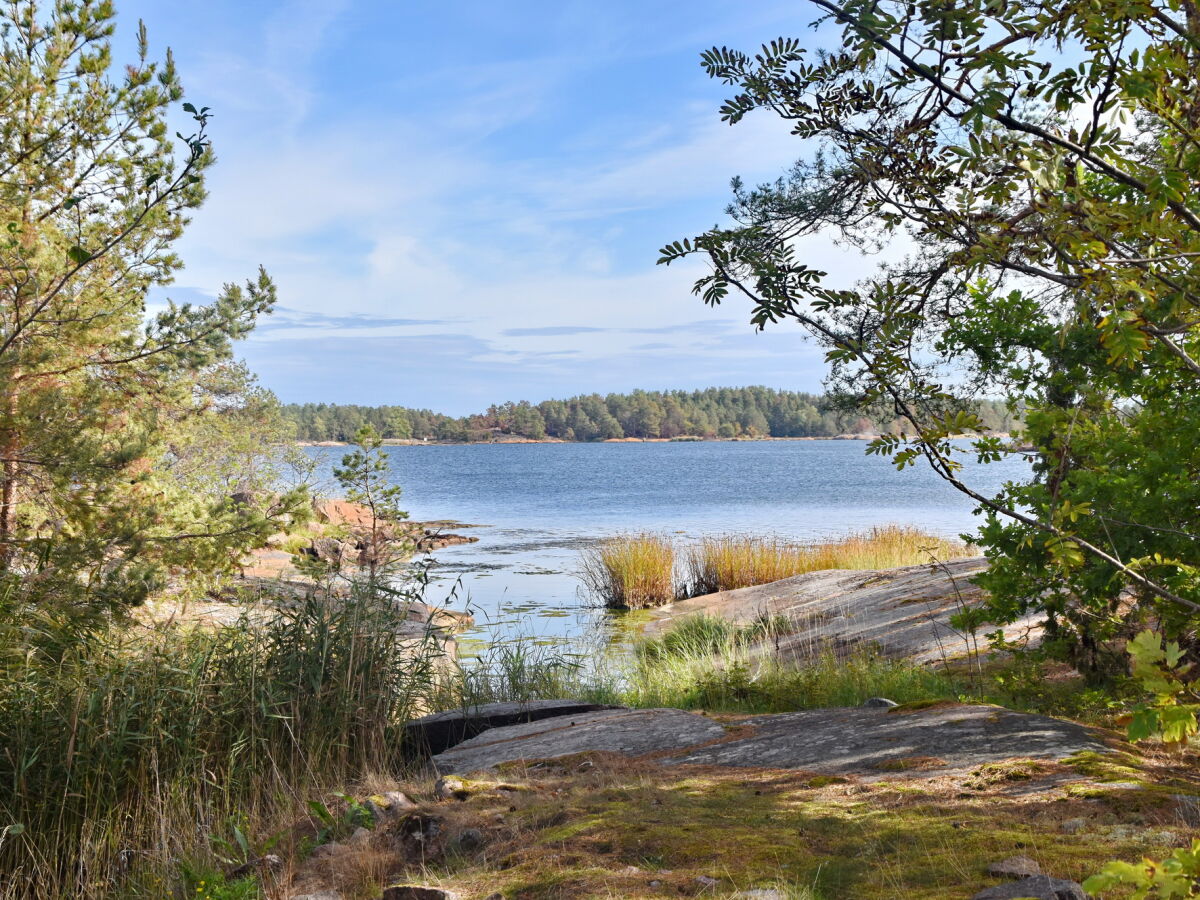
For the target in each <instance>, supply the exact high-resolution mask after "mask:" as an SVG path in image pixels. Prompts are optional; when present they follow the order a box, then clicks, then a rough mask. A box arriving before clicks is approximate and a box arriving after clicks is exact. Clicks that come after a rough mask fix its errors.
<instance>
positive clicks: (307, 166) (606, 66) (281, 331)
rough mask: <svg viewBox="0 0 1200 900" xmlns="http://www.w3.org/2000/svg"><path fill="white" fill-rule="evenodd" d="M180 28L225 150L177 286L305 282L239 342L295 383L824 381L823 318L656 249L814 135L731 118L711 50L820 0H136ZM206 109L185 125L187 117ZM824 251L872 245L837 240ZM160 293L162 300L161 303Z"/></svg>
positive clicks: (341, 387)
mask: <svg viewBox="0 0 1200 900" xmlns="http://www.w3.org/2000/svg"><path fill="white" fill-rule="evenodd" d="M118 10H119V26H118V27H119V34H118V40H117V62H118V63H122V62H123V61H124V59H123V56H122V54H123V53H124V54H125V56H128V55H129V54H128V48H129V46H130V38H131V35H132V33H133V32H134V30H135V28H136V23H137V20H138V19H139V18H140V19H143V20H144V21H145V23H146V26H147V28H148V31H149V36H150V41H151V46H152V48H153V51H155V52H159V53H161V51H162V50H163V49H164V48H165V47H166V46H170V47H171V49H172V50H173V52H174V54H175V59H176V64H177V66H178V68H179V71H180V75H181V78H182V80H183V82H184V85H185V88H186V90H187V95H188V96H187V99H188V100H190V101H191V102H193V103H195V104H196V105H197V106H200V105H205V106H210V107H212V108H213V110H214V117H213V119H212V121H211V123H210V125H209V131H210V134H211V137H212V139H213V142H214V146H215V149H216V152H217V156H218V163H217V165H216V167H215V168H214V169H213V170H212V172H211V174H210V175H209V177H208V188H209V192H210V197H209V200H208V201H207V203H206V204H205V206H204V208H203V209H202V210H200V211H199V212H198V213H197V214H196V215H195V217H194V220H193V223H192V225H191V227H190V228H189V230H188V232H187V233H186V235H185V236H184V238H183V239H182V240H181V241H180V243H179V245H178V250H179V252H180V254H181V256H182V257H183V259H184V260H185V262H186V268H185V269H184V270H183V271H182V272H181V273H180V275H179V277H178V278H177V280H176V283H175V284H174V285H173V286H171V288H170V289H169V290H167V291H165V292H164V294H163V295H162V296H170V297H171V298H173V299H175V300H177V301H198V302H205V301H206V300H208V299H211V298H212V297H213V296H215V295H216V294H217V292H218V291H219V290H220V288H221V285H222V284H224V283H227V282H231V281H242V280H245V279H246V278H249V277H251V276H253V275H254V274H255V272H256V271H257V267H258V266H259V265H260V264H261V265H263V266H265V267H266V269H267V271H268V272H269V273H270V274H271V275H272V277H273V278H274V279H275V281H276V283H277V285H278V289H279V305H278V309H277V311H276V312H275V314H274V315H273V316H272V317H271V318H270V319H268V320H266V321H264V322H263V323H262V324H260V326H259V328H258V329H257V330H256V332H255V333H254V335H253V336H252V337H251V338H250V339H248V340H247V341H245V342H244V343H242V344H241V345H239V348H238V352H239V354H240V355H241V356H243V357H244V358H245V359H246V360H247V361H248V362H249V363H250V365H251V367H252V368H253V369H254V370H255V371H256V372H257V373H258V374H259V376H260V378H261V380H262V382H263V384H265V385H266V386H267V387H269V388H270V389H272V390H273V391H274V392H275V393H276V394H277V395H278V396H279V397H280V399H282V400H284V401H285V402H305V401H313V402H341V403H362V404H370V405H376V404H397V405H402V406H415V407H428V408H432V409H436V410H439V411H442V412H447V413H450V414H454V415H461V414H466V413H469V412H475V411H479V410H481V409H483V408H485V407H486V406H487V405H488V404H490V403H500V402H503V401H505V400H521V399H527V400H531V401H534V402H537V401H539V400H542V399H547V398H550V397H566V396H571V395H574V394H578V393H590V392H598V393H608V392H612V391H628V390H632V389H635V388H646V389H670V388H685V389H694V388H702V387H708V386H719V385H729V386H734V385H746V384H766V385H768V386H771V387H776V388H784V389H791V390H806V391H818V390H820V387H821V380H822V378H823V376H824V373H825V365H824V362H823V360H822V354H821V351H820V350H819V349H818V348H816V347H815V346H814V345H813V344H811V343H810V342H808V341H806V340H805V339H804V337H803V335H802V333H801V331H800V329H799V327H797V326H792V327H787V326H776V327H775V328H774V329H770V330H768V331H767V332H766V333H761V334H760V333H756V332H755V331H754V329H753V327H752V326H750V325H749V323H748V320H749V312H750V310H749V307H748V306H746V305H744V304H742V303H738V302H736V301H731V302H729V303H728V304H727V305H724V306H722V307H720V308H718V309H715V310H714V309H711V308H709V307H706V306H704V304H703V303H702V302H701V301H700V300H699V299H698V298H696V297H694V296H693V295H692V294H691V292H690V287H691V284H692V282H693V281H694V280H695V278H696V277H698V276H699V275H700V274H702V271H703V270H702V268H701V267H700V264H699V263H698V262H697V263H696V264H695V265H692V266H690V267H689V266H686V265H685V266H677V265H673V266H671V267H669V268H668V267H665V266H658V265H656V264H655V263H656V259H657V257H658V252H657V251H658V249H659V248H660V247H662V246H663V245H664V244H666V243H669V242H671V241H673V240H676V239H679V238H683V237H688V236H692V235H695V234H697V233H699V232H702V231H703V230H705V229H706V228H708V227H711V226H712V225H714V224H716V223H717V222H719V221H721V220H722V218H723V215H722V211H723V209H724V207H725V205H726V203H727V202H728V199H729V179H730V178H731V177H732V176H734V175H740V176H742V177H743V178H744V179H745V180H747V181H750V182H755V181H762V180H769V179H773V178H775V177H777V176H778V175H779V174H781V173H782V172H783V171H784V169H785V168H786V167H787V166H788V165H789V164H790V163H791V162H792V161H793V160H794V159H795V158H796V157H798V156H800V155H802V154H803V153H804V152H805V148H804V147H803V146H802V145H801V143H800V141H799V140H798V139H797V138H795V137H793V136H791V135H789V134H788V129H787V125H786V123H784V122H782V121H780V120H778V119H776V118H774V117H772V116H770V115H768V114H766V113H759V114H756V115H752V116H750V117H748V118H747V119H746V120H745V121H743V122H742V123H741V124H739V125H737V126H734V127H730V126H729V125H726V124H724V123H722V122H721V121H720V118H719V115H718V112H717V110H718V107H719V106H720V103H721V101H722V100H723V99H724V98H725V97H726V96H727V94H728V93H730V89H729V88H727V87H726V86H724V85H721V84H720V83H718V82H715V81H712V80H710V79H709V78H708V77H707V75H706V74H705V73H704V71H703V70H702V69H701V67H700V65H699V54H700V52H701V51H703V50H704V49H706V48H708V47H711V46H713V45H715V44H723V45H728V46H731V47H737V48H740V49H746V50H753V49H755V48H757V47H758V46H759V45H760V44H761V43H763V42H764V41H768V40H771V39H772V38H775V37H778V36H798V37H801V38H804V39H805V40H806V41H808V42H810V43H812V44H813V45H815V44H816V42H817V40H818V37H817V35H816V34H815V33H814V32H813V31H812V30H811V29H810V28H809V27H808V25H809V22H810V21H811V20H812V19H813V18H814V17H815V15H814V13H813V11H812V9H811V8H806V7H805V5H804V4H802V3H796V2H780V3H774V2H757V0H754V2H744V3H728V2H710V0H698V2H688V3H683V2H677V0H640V2H639V0H588V2H551V0H504V2H499V3H497V2H495V0H492V2H475V0H451V2H440V3H434V2H426V0H279V2H266V0H240V2H235V0H206V2H204V3H192V4H182V3H179V2H178V0H122V2H119V3H118ZM179 124H180V126H181V127H183V126H185V125H186V124H187V122H186V119H181V120H180V123H179ZM809 252H811V253H812V255H813V259H812V263H813V264H817V265H821V266H822V267H824V268H826V269H827V270H829V271H830V272H831V273H833V275H834V276H835V278H837V277H841V278H842V279H843V280H844V279H847V278H852V277H853V275H854V273H855V272H856V271H860V270H861V268H862V266H863V264H864V261H863V260H862V259H861V258H857V257H853V258H852V257H850V256H847V255H845V254H843V253H840V252H839V251H837V250H836V249H835V248H833V247H832V245H831V244H830V243H829V242H827V241H823V240H820V239H815V240H814V242H813V243H812V245H811V246H810V247H809ZM162 296H159V297H157V298H156V299H158V300H161V299H162Z"/></svg>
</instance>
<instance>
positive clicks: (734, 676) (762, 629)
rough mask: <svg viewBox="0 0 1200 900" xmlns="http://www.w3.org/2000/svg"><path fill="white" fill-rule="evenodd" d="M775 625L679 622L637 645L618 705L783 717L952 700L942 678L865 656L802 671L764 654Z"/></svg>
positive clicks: (826, 657) (817, 663) (820, 657)
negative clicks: (880, 702)
mask: <svg viewBox="0 0 1200 900" xmlns="http://www.w3.org/2000/svg"><path fill="white" fill-rule="evenodd" d="M778 627H780V626H779V624H777V623H775V622H772V621H770V620H762V621H758V622H754V623H751V624H749V625H735V624H733V623H730V622H728V621H726V620H725V619H720V618H716V617H714V616H706V615H698V616H689V617H687V618H684V619H681V620H680V621H679V622H678V623H677V624H676V625H675V626H674V627H673V628H672V629H671V630H670V631H668V632H667V633H666V634H664V635H663V636H661V637H657V638H647V639H643V640H642V641H640V642H639V643H638V644H636V645H635V648H634V651H635V652H634V658H633V661H632V663H631V665H630V671H629V672H628V673H627V674H626V676H625V679H624V685H623V687H624V692H623V699H624V701H625V702H626V703H628V704H629V705H632V706H642V707H658V706H674V707H680V708H682V709H706V710H718V711H726V712H755V713H762V712H787V711H791V710H799V709H813V708H818V707H828V706H857V705H858V704H860V703H862V702H863V701H864V700H866V699H868V698H870V697H887V698H889V699H891V700H895V701H896V702H897V703H905V702H908V701H913V700H930V699H941V698H954V697H957V696H958V694H959V692H960V686H959V685H958V684H957V682H955V681H954V680H953V679H951V678H950V677H948V676H947V675H946V674H945V673H943V672H939V671H935V670H933V669H931V668H929V667H926V666H922V665H918V664H915V663H912V662H907V661H904V660H894V659H889V658H887V657H884V656H881V655H879V654H877V653H873V652H871V651H869V650H856V651H854V652H851V653H835V652H834V651H833V650H832V649H829V650H827V651H823V652H817V653H815V654H814V655H812V656H811V657H809V658H807V659H806V660H805V661H804V662H803V663H801V664H790V663H783V662H781V661H780V660H779V659H778V658H777V657H775V656H774V655H772V654H765V655H764V654H762V653H760V652H759V650H760V646H759V645H760V642H761V641H762V640H763V639H764V638H769V637H770V635H771V633H772V631H773V630H774V629H775V628H778Z"/></svg>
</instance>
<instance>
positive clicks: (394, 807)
mask: <svg viewBox="0 0 1200 900" xmlns="http://www.w3.org/2000/svg"><path fill="white" fill-rule="evenodd" d="M366 805H367V809H369V810H370V811H371V816H372V818H374V820H375V822H376V823H377V824H378V823H379V822H387V821H390V820H392V819H397V818H399V817H400V816H402V815H404V814H405V813H408V812H412V811H413V810H414V809H416V808H417V804H416V803H415V802H413V800H412V798H411V797H409V796H408V795H407V794H405V793H404V792H402V791H387V792H385V793H382V794H372V795H371V796H370V797H368V798H367V803H366Z"/></svg>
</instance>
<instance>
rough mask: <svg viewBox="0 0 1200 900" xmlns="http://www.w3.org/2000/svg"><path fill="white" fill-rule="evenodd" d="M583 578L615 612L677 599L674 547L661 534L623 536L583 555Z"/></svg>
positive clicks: (659, 604) (642, 607) (589, 589)
mask: <svg viewBox="0 0 1200 900" xmlns="http://www.w3.org/2000/svg"><path fill="white" fill-rule="evenodd" d="M581 578H582V579H583V582H584V585H585V586H586V587H587V589H588V591H590V592H591V593H592V594H593V595H595V596H597V597H599V598H600V599H602V600H603V601H604V603H605V605H606V606H609V607H613V608H615V609H645V608H646V607H650V606H661V605H662V604H664V603H670V602H671V601H672V600H674V599H675V546H674V544H672V543H671V541H670V540H669V539H668V538H666V537H663V536H662V535H658V534H631V535H621V536H619V537H615V538H612V539H611V540H608V541H605V542H604V543H602V544H599V545H598V546H596V547H592V548H590V549H588V550H586V551H584V553H583V560H582V569H581Z"/></svg>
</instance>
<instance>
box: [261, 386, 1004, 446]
mask: <svg viewBox="0 0 1200 900" xmlns="http://www.w3.org/2000/svg"><path fill="white" fill-rule="evenodd" d="M976 409H977V411H978V414H979V415H980V416H981V417H983V418H984V419H985V420H986V421H987V422H988V423H989V424H990V425H991V426H992V427H993V428H995V429H997V430H999V431H1007V430H1008V429H1009V428H1012V427H1013V426H1014V424H1015V421H1016V417H1015V416H1014V415H1013V414H1012V413H1011V412H1010V411H1009V410H1007V409H1006V408H1005V405H1004V404H1003V403H1002V402H997V401H987V400H984V401H981V402H980V403H978V404H976ZM283 410H284V413H285V415H286V416H287V417H288V418H289V419H290V420H291V421H292V422H293V423H295V426H296V429H297V435H298V436H299V437H300V438H301V439H303V440H309V441H350V440H353V439H354V435H355V434H356V433H357V432H358V430H359V429H360V428H361V427H362V426H363V425H370V426H372V427H373V428H374V429H376V430H377V431H378V432H379V433H380V434H382V435H384V436H385V437H388V438H401V439H409V438H415V439H417V440H422V439H424V440H448V441H489V440H494V439H495V437H496V435H497V434H511V435H517V436H519V437H527V438H531V439H534V440H541V439H542V438H546V437H551V438H558V439H560V440H565V441H596V440H605V439H607V438H622V437H635V438H676V437H684V436H692V437H704V438H713V437H724V438H732V437H831V436H833V435H837V434H842V433H844V432H880V431H887V430H890V429H895V428H896V427H897V426H898V422H897V421H896V419H895V417H894V416H892V415H890V414H886V413H887V411H884V413H885V414H881V415H874V416H871V415H864V414H863V413H862V412H861V411H859V410H851V411H846V410H841V409H838V408H836V406H835V405H834V404H831V403H830V402H829V401H828V399H827V398H825V397H819V396H816V395H813V394H804V393H798V392H796V391H780V390H774V389H771V388H765V387H742V388H707V389H705V390H701V391H634V392H633V393H630V394H608V395H607V396H604V397H602V396H600V395H599V394H585V395H582V396H578V397H571V398H570V399H568V400H543V401H542V402H541V403H537V404H531V403H529V402H527V401H521V402H519V403H512V402H509V403H503V404H499V405H493V406H490V407H488V409H487V410H486V411H485V412H482V413H479V414H476V415H472V416H464V417H461V418H452V417H451V416H446V415H443V414H440V413H435V412H431V411H430V410H427V409H406V408H404V407H401V406H356V405H353V404H336V403H303V404H288V405H286V406H284V408H283Z"/></svg>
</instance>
